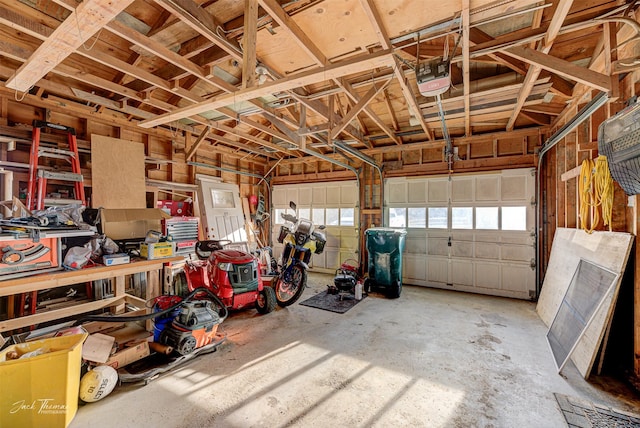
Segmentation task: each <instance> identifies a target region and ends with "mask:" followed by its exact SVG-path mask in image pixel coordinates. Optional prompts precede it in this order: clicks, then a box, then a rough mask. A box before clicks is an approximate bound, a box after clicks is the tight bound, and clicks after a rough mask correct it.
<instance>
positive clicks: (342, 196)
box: [272, 181, 360, 273]
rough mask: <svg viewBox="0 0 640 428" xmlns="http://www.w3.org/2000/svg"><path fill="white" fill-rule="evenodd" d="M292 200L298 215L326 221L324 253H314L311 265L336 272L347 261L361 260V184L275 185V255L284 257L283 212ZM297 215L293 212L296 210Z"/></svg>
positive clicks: (317, 220) (312, 219)
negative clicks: (278, 237)
mask: <svg viewBox="0 0 640 428" xmlns="http://www.w3.org/2000/svg"><path fill="white" fill-rule="evenodd" d="M289 201H293V202H295V203H296V205H297V208H298V216H299V217H301V218H307V219H310V220H311V221H313V224H314V225H315V226H319V225H322V224H324V225H325V226H326V229H325V233H326V235H327V243H326V245H325V247H324V252H323V253H322V254H314V256H313V259H312V264H311V267H312V268H313V269H314V270H316V271H319V272H328V273H333V272H335V270H336V269H337V268H338V267H339V266H340V264H342V263H343V262H345V261H347V260H352V261H353V262H350V263H352V264H354V265H356V264H357V263H358V236H359V232H360V230H359V225H358V218H359V216H358V186H357V185H356V182H355V181H340V182H331V183H310V184H291V185H281V186H274V187H273V201H272V205H273V216H274V218H273V222H272V224H273V237H274V242H273V245H274V256H275V257H278V258H279V257H280V255H281V254H282V248H283V245H282V244H279V243H278V242H277V240H276V238H277V236H278V232H279V230H280V226H281V225H282V224H283V223H284V222H283V220H282V218H281V217H280V213H281V212H286V211H287V210H289V212H290V213H292V212H291V211H290V209H289ZM292 214H293V213H292Z"/></svg>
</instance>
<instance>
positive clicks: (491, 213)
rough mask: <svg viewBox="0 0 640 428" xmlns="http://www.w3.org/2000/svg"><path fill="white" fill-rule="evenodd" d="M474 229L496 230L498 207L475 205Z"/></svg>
mask: <svg viewBox="0 0 640 428" xmlns="http://www.w3.org/2000/svg"><path fill="white" fill-rule="evenodd" d="M476 229H485V230H498V207H476Z"/></svg>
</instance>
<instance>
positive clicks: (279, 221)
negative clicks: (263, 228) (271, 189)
mask: <svg viewBox="0 0 640 428" xmlns="http://www.w3.org/2000/svg"><path fill="white" fill-rule="evenodd" d="M287 211H288V210H285V209H282V208H276V209H275V215H276V224H284V219H283V218H282V214H283V213H286V212H287Z"/></svg>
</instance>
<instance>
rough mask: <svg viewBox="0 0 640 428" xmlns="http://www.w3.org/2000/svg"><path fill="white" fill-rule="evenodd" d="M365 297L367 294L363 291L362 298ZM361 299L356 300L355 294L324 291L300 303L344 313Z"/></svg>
mask: <svg viewBox="0 0 640 428" xmlns="http://www.w3.org/2000/svg"><path fill="white" fill-rule="evenodd" d="M365 297H367V295H366V294H365V293H363V294H362V299H363V300H364V298H365ZM361 301H362V300H356V299H355V298H354V297H353V295H346V296H341V295H339V294H329V293H328V292H326V291H323V292H321V293H318V294H316V295H315V296H313V297H310V298H308V299H307V300H305V301H304V302H300V304H301V305H302V306H310V307H312V308H318V309H324V310H325V311H331V312H337V313H339V314H344V313H345V312H347V311H348V310H349V309H351V308H353V307H354V306H355V305H357V304H358V303H359V302H361Z"/></svg>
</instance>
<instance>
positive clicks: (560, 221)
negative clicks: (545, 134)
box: [555, 137, 567, 227]
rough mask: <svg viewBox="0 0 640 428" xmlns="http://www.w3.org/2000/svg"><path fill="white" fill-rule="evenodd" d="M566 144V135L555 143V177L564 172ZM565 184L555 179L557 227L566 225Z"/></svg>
mask: <svg viewBox="0 0 640 428" xmlns="http://www.w3.org/2000/svg"><path fill="white" fill-rule="evenodd" d="M566 145H567V138H566V137H565V138H564V139H563V140H562V141H560V142H559V143H558V144H557V145H556V163H555V166H556V171H555V176H556V177H560V176H561V175H562V174H564V173H565V172H566V161H565V154H566ZM566 185H567V183H566V182H565V181H562V180H558V181H556V195H557V201H558V202H559V203H558V204H557V205H556V224H557V225H558V226H559V227H566V225H567V217H566V215H567V213H566V206H567V203H566V202H567V201H566V191H565V190H566Z"/></svg>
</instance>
